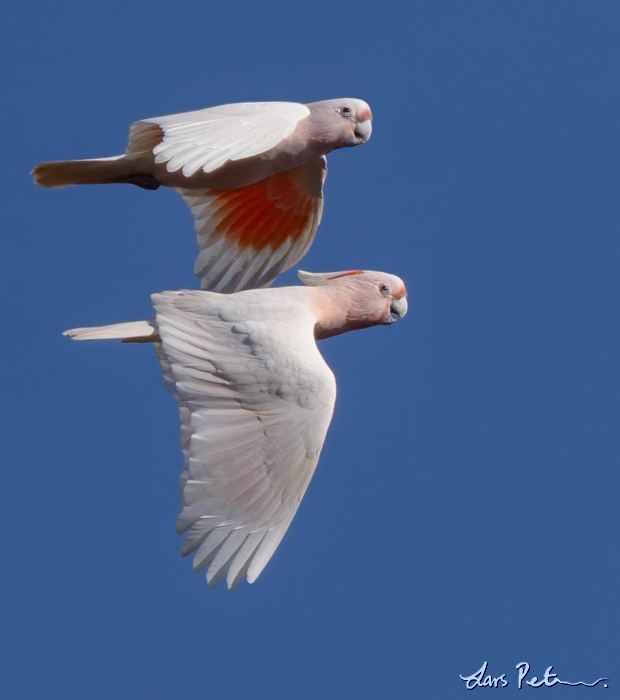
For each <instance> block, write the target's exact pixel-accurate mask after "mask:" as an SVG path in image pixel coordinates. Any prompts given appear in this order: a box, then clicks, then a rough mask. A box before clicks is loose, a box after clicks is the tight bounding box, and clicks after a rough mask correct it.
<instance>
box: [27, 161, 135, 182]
mask: <svg viewBox="0 0 620 700" xmlns="http://www.w3.org/2000/svg"><path fill="white" fill-rule="evenodd" d="M30 174H31V175H32V176H33V177H34V182H35V184H36V185H39V187H50V188H51V187H68V186H69V185H100V184H109V183H112V182H131V176H132V175H135V166H134V165H133V164H132V163H131V162H129V161H127V160H126V159H125V156H112V157H111V158H93V159H91V160H61V161H57V162H54V163H39V165H37V166H36V167H35V168H34V170H33V171H32V172H31V173H30Z"/></svg>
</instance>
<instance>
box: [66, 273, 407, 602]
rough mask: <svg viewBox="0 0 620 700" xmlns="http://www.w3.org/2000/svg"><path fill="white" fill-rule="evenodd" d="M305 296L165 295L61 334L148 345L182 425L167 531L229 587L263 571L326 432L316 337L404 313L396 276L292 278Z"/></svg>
mask: <svg viewBox="0 0 620 700" xmlns="http://www.w3.org/2000/svg"><path fill="white" fill-rule="evenodd" d="M299 275H300V277H301V279H302V281H303V282H304V283H305V284H306V285H307V286H306V287H281V288H277V289H257V290H249V291H242V292H238V293H235V294H230V295H222V294H217V293H213V292H204V291H189V290H186V291H179V292H162V293H161V294H154V295H153V296H152V297H151V299H152V301H153V305H154V307H155V312H156V315H155V316H154V317H153V318H151V319H149V320H147V321H137V322H132V323H120V324H116V325H112V326H101V327H98V328H76V329H73V330H70V331H66V332H65V335H69V336H70V337H71V338H73V339H75V340H101V339H105V338H122V339H123V340H124V341H125V342H153V343H155V348H156V351H157V356H158V358H159V360H160V363H161V368H162V372H163V375H164V384H165V386H166V388H167V389H168V390H169V391H170V392H171V393H172V394H174V395H175V399H176V401H177V403H178V405H179V411H180V418H181V436H180V440H181V446H182V448H183V456H184V461H185V469H184V470H183V473H182V475H181V479H180V482H179V486H180V490H181V494H182V497H183V506H182V508H181V512H180V513H179V516H178V518H177V522H176V530H177V532H178V533H182V532H185V533H187V534H186V536H185V541H184V543H183V547H182V550H181V553H182V554H183V555H184V556H185V555H187V554H191V553H193V554H194V570H195V571H200V570H201V569H204V568H206V567H208V570H207V581H208V584H209V586H210V587H214V586H216V585H217V584H218V583H219V581H220V580H221V579H222V578H223V577H224V576H226V577H227V583H228V587H229V588H230V589H233V588H235V587H236V586H237V585H238V584H239V583H240V581H241V580H242V579H243V577H244V576H246V577H247V580H248V581H249V582H250V583H251V582H253V581H254V580H255V579H256V577H257V576H258V575H259V574H260V572H261V571H262V570H263V568H264V566H265V565H266V564H267V562H268V561H269V559H270V558H271V556H272V554H273V553H274V551H275V549H276V547H277V546H278V544H279V543H280V540H281V539H282V537H283V535H284V533H285V532H286V530H287V528H288V526H289V525H290V523H291V520H292V519H293V516H294V515H295V512H296V511H297V508H298V506H299V503H300V501H301V498H302V496H303V495H304V492H305V491H306V488H307V486H308V483H309V482H310V479H311V478H312V474H313V473H314V469H315V467H316V465H317V462H318V459H319V454H320V452H321V448H322V446H323V442H324V440H325V435H326V433H327V428H328V426H329V423H330V420H331V416H332V411H333V407H334V401H335V398H336V383H335V380H334V375H333V374H332V372H331V370H330V369H329V367H328V366H327V365H326V364H325V361H324V360H323V358H322V357H321V354H320V353H319V351H318V348H317V345H316V340H320V339H323V338H329V337H331V336H334V335H338V334H340V333H345V332H347V331H351V330H356V329H360V328H368V327H370V326H375V325H388V324H391V323H392V322H393V321H395V320H396V319H397V318H402V317H403V316H404V315H405V313H406V312H407V300H406V290H405V285H404V284H403V282H402V280H401V279H399V278H398V277H396V276H394V275H389V274H386V273H380V272H370V271H361V270H351V271H348V272H335V273H323V274H312V273H307V272H300V273H299Z"/></svg>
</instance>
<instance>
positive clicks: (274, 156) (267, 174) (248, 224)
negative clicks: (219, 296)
mask: <svg viewBox="0 0 620 700" xmlns="http://www.w3.org/2000/svg"><path fill="white" fill-rule="evenodd" d="M371 122H372V114H371V112H370V108H369V107H368V105H367V104H366V102H364V101H363V100H357V99H352V98H343V99H336V100H323V101H321V102H312V103H310V104H307V105H304V104H298V103H295V102H244V103H237V104H228V105H221V106H219V107H209V108H208V109H202V110H198V111H195V112H185V113H182V114H173V115H170V116H166V117H155V118H152V119H144V120H142V121H138V122H135V123H134V124H133V125H132V126H131V128H130V132H129V142H128V144H127V148H126V150H125V153H124V154H123V155H120V156H113V157H111V158H98V159H90V160H73V161H60V162H53V163H40V164H39V165H37V166H36V167H35V168H34V170H33V171H32V174H33V176H34V179H35V183H36V184H37V185H40V186H41V187H66V186H68V185H80V184H102V183H115V182H127V183H131V184H134V185H138V186H139V187H143V188H145V189H157V188H158V187H159V186H160V185H165V186H167V187H173V188H175V189H176V190H177V192H179V193H180V194H181V195H182V197H183V201H184V202H185V203H186V204H187V206H188V207H189V208H190V209H191V212H192V214H193V216H194V226H195V229H196V233H197V237H198V245H199V246H200V249H201V251H200V253H199V255H198V258H197V260H196V263H195V266H194V272H195V273H196V275H197V276H198V277H199V278H200V279H201V288H202V289H206V290H210V289H217V290H218V291H220V292H234V291H239V290H242V289H251V288H255V287H264V286H269V285H270V284H271V282H273V280H274V279H275V277H276V276H277V275H278V274H279V273H280V272H282V271H284V270H287V269H288V268H289V267H292V266H293V265H294V264H295V263H296V262H297V261H298V260H300V259H301V257H302V256H303V255H304V254H305V253H306V251H307V250H308V248H309V246H310V244H311V243H312V239H313V238H314V234H315V232H316V229H317V227H318V225H319V223H320V221H321V214H322V211H323V182H324V180H325V175H326V172H327V166H326V162H327V161H326V159H325V155H326V154H328V153H330V152H331V151H333V150H334V149H337V148H345V147H351V146H357V145H359V144H362V143H364V142H365V141H367V140H368V138H370V134H371V131H372V125H371Z"/></svg>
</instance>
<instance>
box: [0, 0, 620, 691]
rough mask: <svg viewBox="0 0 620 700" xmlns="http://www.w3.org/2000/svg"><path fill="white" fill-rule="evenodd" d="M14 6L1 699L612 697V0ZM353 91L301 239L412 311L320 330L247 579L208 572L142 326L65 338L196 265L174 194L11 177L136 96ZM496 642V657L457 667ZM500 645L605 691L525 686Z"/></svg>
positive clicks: (208, 101)
mask: <svg viewBox="0 0 620 700" xmlns="http://www.w3.org/2000/svg"><path fill="white" fill-rule="evenodd" d="M3 12H4V18H3V20H2V27H3V33H4V38H3V41H2V45H1V51H2V54H3V55H2V65H3V67H4V74H3V77H2V82H3V85H2V94H3V99H2V106H1V110H2V127H3V128H2V132H3V135H2V180H3V182H2V192H3V200H4V206H3V221H2V229H3V235H2V241H3V252H2V256H1V259H0V265H1V266H2V270H1V277H0V279H1V280H2V292H1V294H2V315H1V318H2V335H1V339H0V344H1V357H2V384H3V390H2V398H3V401H2V408H3V416H2V423H1V424H2V429H3V433H4V437H3V439H2V441H1V449H2V488H1V489H0V494H1V495H0V498H1V504H0V518H1V522H0V527H1V532H2V564H3V573H2V585H1V588H0V591H1V593H0V595H1V597H2V604H3V605H2V617H1V619H0V628H1V630H2V632H1V634H0V637H1V639H2V643H3V645H4V646H5V648H4V649H3V650H2V652H1V654H0V663H1V664H2V669H1V671H0V694H1V695H2V697H5V698H10V699H11V700H12V699H21V698H24V699H28V700H30V699H34V698H36V699H37V700H38V699H40V698H46V699H48V698H62V699H63V700H70V699H73V698H76V699H79V700H85V699H90V698H93V699H99V698H106V699H108V698H115V699H118V700H124V699H132V700H133V699H135V698H149V700H159V699H162V700H169V699H171V698H221V699H223V700H236V699H237V698H239V699H241V698H249V697H252V698H256V699H259V700H263V699H265V700H278V699H284V700H289V699H298V698H299V699H303V700H305V699H311V700H314V699H317V698H330V699H331V698H338V699H345V700H348V699H349V698H351V699H355V700H366V699H368V700H375V699H377V700H383V699H384V698H429V699H431V700H432V699H433V698H438V699H440V700H443V699H451V698H461V697H469V694H470V693H474V694H477V695H480V694H483V695H485V696H487V695H488V696H493V697H496V696H498V697H514V694H515V693H516V694H517V696H518V697H521V695H523V696H524V697H525V696H527V695H528V694H529V695H530V696H535V697H541V698H542V697H545V696H549V695H553V696H554V697H556V698H559V697H562V698H563V697H586V696H587V697H599V696H601V694H602V695H603V697H606V698H611V697H612V695H613V694H614V693H617V690H614V689H617V688H618V687H619V684H620V661H619V657H618V651H619V649H620V640H619V629H620V624H619V623H620V620H619V615H618V612H619V607H618V586H619V580H620V576H619V573H620V571H619V566H618V557H619V551H618V540H619V532H620V530H619V524H620V523H619V506H618V495H619V485H620V484H619V479H618V447H619V445H618V442H619V440H618V408H619V405H618V388H619V387H618V384H619V382H618V345H619V332H618V310H619V309H618V300H619V291H620V290H619V275H618V272H619V262H620V260H619V246H618V233H619V223H620V211H619V203H620V199H619V194H618V192H619V184H620V183H619V179H620V178H619V170H618V167H619V162H620V158H619V155H620V154H619V139H618V125H619V99H618V90H619V78H620V62H619V58H620V51H619V48H618V46H619V30H620V7H619V6H618V3H617V2H616V1H615V0H614V1H609V2H606V1H604V0H594V1H593V0H587V1H586V0H579V1H571V0H557V1H556V0H518V1H510V0H505V1H504V0H502V1H501V2H498V1H497V0H461V1H456V0H433V1H432V2H431V1H430V0H429V1H426V2H420V1H417V0H414V1H412V2H408V3H404V2H400V1H399V0H383V1H382V2H376V3H373V4H370V3H353V2H344V1H342V0H318V1H316V2H309V3H286V2H282V1H281V0H265V1H264V2H249V1H247V0H243V1H235V0H232V1H230V0H229V1H228V2H224V3H212V2H205V1H203V2H195V1H189V2H163V1H157V0H151V1H149V2H143V1H135V2H119V1H118V0H107V1H106V2H101V1H99V0H97V1H94V2H67V1H64V0H60V1H58V2H54V3H49V2H46V3H43V2H28V0H24V1H23V2H21V3H19V4H18V3H13V6H12V9H5V10H4V11H3ZM341 96H351V97H359V98H362V99H365V100H367V101H368V102H369V103H370V105H371V107H372V110H373V113H374V133H373V136H372V139H371V140H370V141H369V142H368V144H366V145H364V146H363V147H360V148H356V149H352V150H345V151H339V152H337V153H334V154H332V155H331V156H330V157H329V176H328V180H327V183H326V188H325V194H326V206H325V214H324V218H323V223H322V225H321V227H320V229H319V232H318V235H317V238H316V242H315V244H314V245H313V247H312V249H311V251H310V253H309V254H308V255H307V256H306V258H305V259H304V260H303V262H302V267H303V268H305V269H309V270H313V271H331V270H342V269H350V268H360V267H361V268H371V269H378V270H385V271H389V272H393V273H395V274H398V275H400V276H401V277H403V278H404V280H405V281H406V283H407V286H408V289H409V299H410V312H409V315H408V316H407V318H406V319H405V320H404V321H403V322H401V323H399V324H397V325H396V326H394V327H391V328H387V329H386V328H376V329H372V330H370V331H364V332H360V333H351V334H348V335H347V336H344V337H341V338H336V339H333V340H329V341H326V342H324V343H322V344H321V350H322V352H323V353H324V355H325V358H326V360H327V361H328V363H329V364H330V366H331V367H332V368H333V370H334V372H335V374H336V377H337V379H338V383H339V397H338V403H337V408H336V412H335V416H334V420H333V422H332V426H331V429H330V433H329V435H328V438H327V441H326V444H325V448H324V451H323V455H322V459H321V462H320V464H319V468H318V470H317V473H316V475H315V477H314V480H313V481H312V484H311V486H310V488H309V490H308V493H307V495H306V497H305V499H304V501H303V503H302V506H301V508H300V510H299V512H298V514H297V516H296V518H295V520H294V521H293V524H292V526H291V528H290V530H289V532H288V533H287V535H286V537H285V539H284V541H283V542H282V544H281V545H280V547H279V549H278V551H277V552H276V555H275V556H274V558H273V559H272V561H271V562H270V563H269V565H268V566H267V568H266V569H265V571H264V572H263V574H262V575H261V577H260V578H259V579H258V581H257V582H256V583H255V584H254V585H252V586H248V585H247V584H245V583H244V584H243V585H242V586H240V588H239V589H238V590H237V591H235V592H234V593H229V592H228V591H227V590H226V589H225V588H223V587H221V586H220V587H218V589H216V590H214V591H210V590H208V588H207V585H206V582H205V580H204V576H203V575H202V574H201V575H195V574H193V573H192V571H191V563H190V561H186V560H182V559H181V558H180V557H179V549H180V545H181V539H180V538H179V537H177V536H176V535H175V534H174V530H173V523H174V520H175V517H176V514H177V511H178V508H179V503H180V499H179V495H178V492H177V488H176V482H177V477H178V475H179V473H180V470H181V465H182V459H181V452H180V448H179V445H178V418H177V411H176V407H175V404H174V403H173V401H172V400H171V399H170V398H169V396H168V395H167V394H166V393H165V391H164V389H163V386H162V381H161V376H160V372H159V368H158V365H157V362H156V359H155V356H154V353H153V352H152V350H151V349H150V348H148V347H142V346H132V347H127V346H122V345H120V344H116V343H112V342H110V343H102V344H95V343H93V344H80V345H78V344H76V343H71V342H70V341H69V340H68V339H67V338H64V337H62V336H61V332H62V331H63V330H65V329H67V328H72V327H76V326H85V325H97V324H105V323H114V322H120V321H127V320H135V319H140V318H144V317H146V316H148V315H150V313H151V307H150V302H149V295H150V294H151V293H153V292H157V291H160V290H162V289H179V288H187V287H189V288H193V287H195V286H196V280H195V278H194V277H193V274H192V266H193V260H194V257H195V253H196V244H195V239H194V233H193V229H192V223H191V216H190V214H189V211H188V210H186V209H185V207H184V206H183V204H182V202H181V201H180V198H179V197H178V196H177V195H176V194H175V193H174V192H172V191H168V190H165V191H164V190H160V191H158V192H155V193H153V192H147V191H142V190H139V189H138V188H135V187H130V186H121V185H119V186H106V187H81V188H69V189H65V190H57V191H44V190H41V189H37V188H35V187H34V186H33V185H32V182H31V179H30V177H29V175H28V172H29V170H30V169H31V168H32V167H33V166H34V165H35V164H36V163H37V162H39V161H44V160H57V159H66V158H88V157H97V156H109V155H115V154H117V153H120V152H122V151H123V150H124V147H125V142H126V137H127V132H128V127H129V125H130V124H131V122H132V121H134V120H137V119H140V118H145V117H151V116H156V115H161V114H170V113H174V112H180V111H184V110H190V109H198V108H202V107H206V106H210V105H215V104H222V103H226V102H234V101H251V100H292V101H301V102H310V101H314V100H320V99H327V98H331V97H341ZM281 282H282V283H284V284H294V283H295V282H296V280H295V276H294V274H293V272H292V271H291V272H289V273H287V274H286V275H284V276H282V278H281ZM485 660H486V661H488V662H489V668H488V671H489V673H491V674H492V675H494V676H499V675H501V674H502V673H505V674H506V678H507V680H508V681H509V685H508V686H507V687H505V688H503V689H502V688H499V689H489V690H482V689H475V690H472V691H470V690H467V689H466V688H465V684H464V683H463V681H461V680H460V679H459V674H463V675H469V674H471V673H473V672H475V671H476V670H477V669H479V668H480V666H481V665H482V663H483V661H485ZM521 661H527V662H529V663H530V664H531V666H532V669H531V672H530V675H529V677H528V678H531V677H532V676H533V675H536V676H538V677H539V678H540V677H541V676H542V675H543V674H544V671H545V668H547V667H548V666H551V665H553V666H554V671H555V672H557V673H558V675H559V677H560V678H561V679H563V680H568V681H584V682H593V681H594V680H596V679H597V678H599V677H602V676H604V677H608V678H610V681H609V688H607V689H605V688H604V686H603V683H600V684H599V685H598V686H596V687H595V688H583V687H580V688H569V687H562V686H557V687H555V688H554V689H553V690H551V689H549V688H539V689H536V690H534V689H532V688H529V687H527V688H523V689H522V690H518V689H517V683H516V678H517V673H516V670H515V665H516V664H517V663H519V662H521Z"/></svg>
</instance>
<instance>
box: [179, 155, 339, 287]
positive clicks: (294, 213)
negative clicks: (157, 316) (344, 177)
mask: <svg viewBox="0 0 620 700" xmlns="http://www.w3.org/2000/svg"><path fill="white" fill-rule="evenodd" d="M326 162H327V161H326V159H325V158H324V157H321V158H316V159H314V160H312V161H309V162H308V163H306V164H304V165H302V166H299V167H298V168H294V169H292V170H288V171H286V172H283V173H278V174H276V175H272V176H271V177H268V178H265V179H264V180H261V181H260V182H257V183H254V184H252V185H248V186H246V187H239V188H237V189H233V190H215V189H207V190H202V191H201V192H198V193H197V192H196V190H185V189H178V190H177V191H178V192H179V193H180V194H181V196H182V197H183V201H184V202H185V203H186V204H187V206H188V207H189V208H190V210H191V212H192V214H193V216H194V227H195V229H196V233H197V240H198V245H199V246H200V249H201V250H200V253H199V254H198V257H197V259H196V263H195V265H194V272H195V274H196V276H197V277H200V279H201V287H202V289H206V290H211V289H217V290H218V291H220V292H227V293H228V292H236V291H240V290H243V289H251V288H256V287H267V286H269V285H270V284H271V283H272V282H273V280H274V279H275V278H276V276H277V275H278V274H279V273H280V272H283V271H284V270H287V269H288V268H289V267H292V266H293V265H294V264H295V263H296V262H298V260H300V259H301V258H302V257H303V255H304V254H305V253H306V251H307V250H308V248H309V247H310V244H311V243H312V240H313V238H314V235H315V233H316V230H317V228H318V225H319V223H320V221H321V215H322V212H323V193H322V190H323V182H324V181H325V175H326V172H327V167H326Z"/></svg>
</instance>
